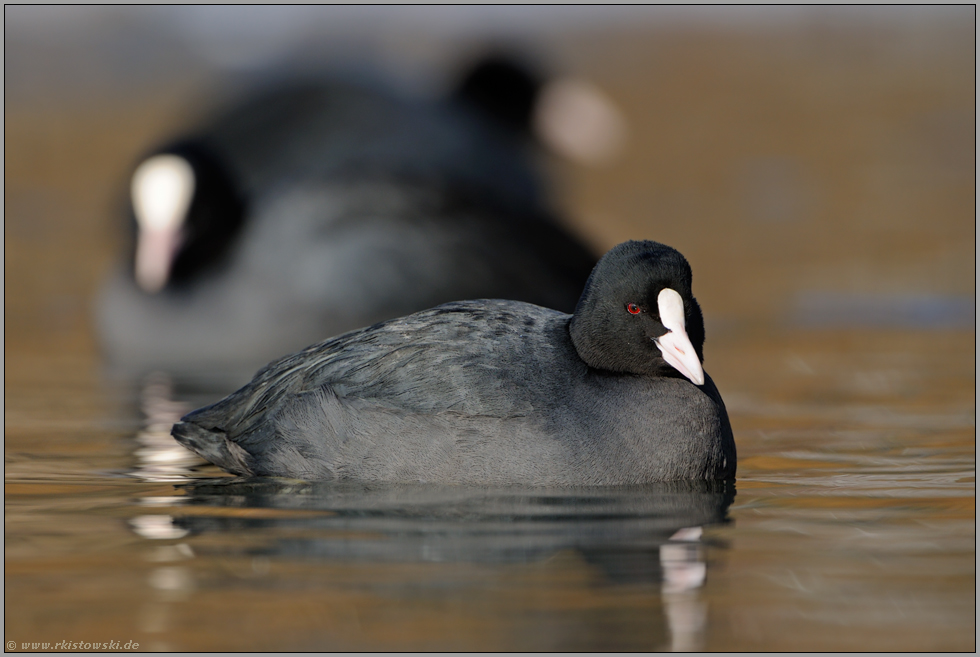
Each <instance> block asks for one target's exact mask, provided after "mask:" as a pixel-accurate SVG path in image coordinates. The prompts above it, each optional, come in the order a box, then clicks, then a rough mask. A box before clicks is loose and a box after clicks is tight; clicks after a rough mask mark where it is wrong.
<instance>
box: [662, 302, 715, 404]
mask: <svg viewBox="0 0 980 657" xmlns="http://www.w3.org/2000/svg"><path fill="white" fill-rule="evenodd" d="M657 306H658V307H659V309H660V323H661V324H663V325H664V327H665V328H666V329H667V333H665V334H664V335H661V336H660V337H659V338H655V339H654V342H656V343H657V346H658V347H659V348H660V352H661V353H662V354H663V357H664V360H665V361H667V364H668V365H670V366H671V367H673V368H674V369H675V370H677V371H678V372H680V373H681V374H683V375H684V376H686V377H687V378H688V379H690V380H691V381H693V382H694V383H695V385H699V386H700V385H704V370H703V369H701V361H700V360H698V354H697V352H695V351H694V345H692V344H691V339H690V338H689V337H687V331H686V330H685V327H684V300H683V299H681V295H680V294H678V293H677V292H676V291H674V290H671V289H670V288H664V289H663V290H661V291H660V295H659V296H658V297H657Z"/></svg>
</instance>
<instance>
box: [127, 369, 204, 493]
mask: <svg viewBox="0 0 980 657" xmlns="http://www.w3.org/2000/svg"><path fill="white" fill-rule="evenodd" d="M140 408H141V410H142V412H143V417H144V424H143V428H142V429H141V430H140V431H139V432H138V433H137V434H136V444H137V448H136V450H135V452H134V456H135V457H136V463H137V467H136V470H135V471H134V472H133V473H132V474H133V475H134V476H136V477H139V478H140V479H143V480H144V481H158V482H165V481H183V480H184V479H186V477H187V474H188V473H189V472H188V468H190V467H191V466H193V465H198V464H200V463H201V462H202V461H201V459H200V458H198V456H197V455H196V454H194V453H193V452H191V451H190V450H188V449H185V448H184V447H183V446H181V445H180V444H179V443H178V442H177V441H176V440H174V439H173V436H171V435H170V429H171V428H172V427H173V426H174V423H175V422H177V421H178V420H180V418H181V417H182V416H183V415H184V414H186V413H188V412H189V411H190V410H191V409H192V408H193V406H191V404H190V403H188V402H186V401H177V400H175V399H174V385H173V381H172V380H171V378H170V376H169V375H167V374H165V373H163V372H153V373H151V374H149V375H147V376H146V378H145V379H144V381H143V388H142V390H141V392H140Z"/></svg>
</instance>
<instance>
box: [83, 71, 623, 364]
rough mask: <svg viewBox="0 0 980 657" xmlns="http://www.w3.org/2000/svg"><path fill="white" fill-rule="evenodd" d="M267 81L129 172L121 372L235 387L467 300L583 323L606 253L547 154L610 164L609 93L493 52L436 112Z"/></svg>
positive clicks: (109, 293)
mask: <svg viewBox="0 0 980 657" xmlns="http://www.w3.org/2000/svg"><path fill="white" fill-rule="evenodd" d="M271 79H272V80H273V81H271V82H269V81H265V82H261V83H258V84H255V85H253V87H254V88H253V89H251V90H250V91H249V92H248V93H246V94H244V95H243V97H242V98H240V99H238V100H236V101H233V102H231V103H230V104H228V106H226V107H225V108H224V109H221V110H219V111H217V112H215V113H213V114H212V116H210V117H208V118H207V119H206V120H205V121H203V122H202V123H201V124H200V125H199V126H197V127H195V128H193V129H191V130H188V131H187V132H185V133H184V134H181V135H179V136H177V137H176V138H173V139H170V140H169V141H164V142H163V144H164V145H162V146H160V147H158V148H156V149H154V150H152V151H151V152H149V154H148V155H147V156H146V157H144V158H143V159H142V160H141V161H140V162H139V163H138V164H137V166H136V167H135V169H134V170H133V173H132V178H131V182H130V186H129V190H128V191H129V199H128V203H127V205H128V208H127V213H126V214H127V215H128V219H129V224H130V231H131V235H132V239H131V245H130V249H129V252H128V256H127V259H126V263H125V266H123V267H120V268H118V269H117V270H116V271H114V272H113V273H112V274H111V276H110V277H109V278H108V280H107V281H106V283H105V285H104V287H103V289H102V291H101V294H100V295H99V299H98V302H97V311H96V322H97V327H98V334H99V338H100V341H101V346H102V349H103V352H104V354H105V356H106V357H107V360H108V361H109V362H110V363H111V364H112V366H113V367H114V368H116V370H117V371H119V372H123V373H127V374H136V375H138V374H142V373H145V372H148V371H153V370H162V371H166V372H169V373H171V374H174V375H177V376H179V377H186V378H191V379H199V380H211V381H215V380H221V379H227V380H229V381H230V380H237V379H239V378H241V377H243V376H246V377H247V376H249V375H250V374H251V373H252V372H254V371H255V369H257V368H258V367H260V366H262V365H263V364H265V363H266V362H267V361H269V360H271V359H273V358H276V357H278V356H281V355H284V354H286V353H289V352H291V351H295V350H298V349H300V348H303V347H305V346H307V345H309V344H312V343H314V342H317V341H320V340H322V339H325V338H327V337H330V336H333V335H337V334H339V333H343V332H345V331H348V330H352V329H355V328H359V327H362V326H367V325H370V324H372V323H375V322H378V321H382V320H385V319H389V318H391V317H396V316H400V315H404V314H407V313H411V312H415V311H418V310H422V309H425V308H429V307H432V306H434V305H438V304H440V303H444V302H447V301H453V300H461V299H474V298H503V299H515V300H520V301H528V302H531V303H535V304H539V305H543V306H546V307H549V308H555V309H558V310H562V311H565V312H571V311H572V310H573V309H574V307H575V303H576V302H577V300H578V297H579V295H580V293H581V291H582V288H583V285H584V283H585V281H586V279H587V277H588V275H589V273H590V271H591V269H592V266H593V265H594V264H595V261H596V255H595V253H594V252H593V251H592V250H591V249H590V248H589V247H587V246H585V244H584V243H583V242H582V241H581V240H579V239H578V238H577V237H576V236H575V235H573V234H572V233H571V232H569V231H568V230H567V229H565V228H564V227H563V225H562V223H561V221H560V220H559V219H558V218H556V216H555V213H554V210H553V209H552V204H551V202H550V199H549V196H548V191H547V185H546V183H545V181H544V179H543V176H542V173H541V171H540V163H539V161H538V160H540V157H541V155H540V153H541V150H542V147H545V148H550V149H551V150H552V151H556V152H559V153H564V154H565V155H567V156H569V157H572V158H577V159H581V160H586V161H587V160H589V159H590V158H591V159H597V158H601V157H603V148H606V149H608V144H609V143H611V142H610V137H609V136H608V134H612V139H613V140H614V139H615V137H616V134H617V133H616V130H617V129H618V128H617V126H616V121H618V120H619V119H618V117H617V116H616V114H615V109H614V108H612V109H607V108H609V107H612V106H611V105H609V104H608V103H607V104H606V105H603V104H602V103H603V102H604V101H603V100H602V98H601V96H599V95H598V94H597V93H595V92H594V91H592V90H590V89H589V88H588V87H587V86H583V85H582V83H579V82H569V81H567V80H561V79H559V80H551V81H545V80H544V79H543V78H541V77H540V76H539V75H538V73H537V72H536V71H534V70H533V67H532V66H531V65H530V64H527V63H524V62H519V61H518V60H517V59H515V58H512V57H508V56H505V55H502V54H499V53H495V52H490V53H489V54H487V55H485V56H483V57H481V58H479V59H477V60H476V61H475V62H474V63H472V64H470V65H469V66H468V67H466V68H464V69H463V71H462V73H461V74H459V75H458V76H457V80H456V83H455V85H454V87H453V88H452V89H451V90H450V91H449V92H448V93H445V94H444V95H443V96H442V97H440V98H436V99H424V98H418V97H413V96H411V95H410V94H406V93H398V92H396V91H394V90H393V89H392V88H391V86H390V85H386V84H385V83H384V81H382V80H380V79H379V78H378V76H372V75H366V74H363V73H357V74H354V73H350V72H347V73H343V74H336V73H335V74H332V75H330V76H324V75H318V76H309V75H305V76H304V75H296V74H287V75H285V76H283V77H278V76H277V77H273V78H271ZM597 99H598V100H597ZM597 104H598V107H599V110H598V111H599V114H600V117H599V120H598V121H596V120H594V118H592V119H590V118H589V117H590V116H592V117H594V115H595V113H596V109H595V107H596V106H597ZM603 111H605V112H606V115H605V116H606V117H607V118H605V119H603V116H602V112H603ZM590 112H591V114H590ZM576 116H579V117H582V116H585V120H582V119H581V118H580V119H576ZM603 121H605V123H603ZM576 122H577V124H578V125H576ZM588 125H592V126H596V125H598V126H599V127H598V134H599V137H598V140H597V139H596V137H594V136H593V137H590V135H592V134H594V133H596V132H597V131H596V129H593V130H591V131H590V130H589V129H588ZM609 126H612V127H611V128H610V127H609ZM603 131H605V133H607V136H606V137H603V135H602V133H603ZM590 139H591V142H590V141H589V140H590ZM596 144H598V146H596ZM604 144H606V145H604Z"/></svg>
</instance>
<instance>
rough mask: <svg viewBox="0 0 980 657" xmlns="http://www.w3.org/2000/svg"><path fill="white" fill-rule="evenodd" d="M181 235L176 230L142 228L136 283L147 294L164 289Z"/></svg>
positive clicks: (138, 247)
mask: <svg viewBox="0 0 980 657" xmlns="http://www.w3.org/2000/svg"><path fill="white" fill-rule="evenodd" d="M180 242H181V235H180V233H179V232H178V231H175V230H166V229H165V230H155V229H149V228H147V229H140V231H139V236H138V237H137V238H136V284H137V285H139V286H140V289H142V290H143V291H144V292H146V293H147V294H155V293H157V292H159V291H160V290H162V289H163V287H164V286H165V285H166V284H167V280H168V279H169V278H170V268H171V267H172V266H173V262H174V258H175V257H176V255H177V249H179V248H180Z"/></svg>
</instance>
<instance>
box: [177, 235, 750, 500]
mask: <svg viewBox="0 0 980 657" xmlns="http://www.w3.org/2000/svg"><path fill="white" fill-rule="evenodd" d="M690 284H691V271H690V267H689V266H688V264H687V261H686V260H685V259H684V257H683V256H681V254H679V253H678V252H677V251H675V250H673V249H671V248H669V247H666V246H664V245H661V244H658V243H656V242H648V241H647V242H627V243H625V244H621V245H619V246H617V247H616V248H614V249H612V250H611V251H610V252H609V253H607V254H606V255H605V256H604V257H603V258H602V260H601V261H600V262H599V264H598V265H597V266H596V268H595V270H594V271H593V273H592V275H591V277H590V278H589V281H588V283H587V284H586V286H585V290H584V292H583V293H582V297H581V300H580V301H579V304H578V307H577V309H576V311H575V314H574V315H571V316H570V315H566V314H563V313H560V312H557V311H554V310H548V309H545V308H541V307H538V306H534V305H530V304H527V303H521V302H516V301H501V300H479V301H465V302H454V303H448V304H444V305H442V306H438V307H436V308H432V309H430V310H426V311H423V312H419V313H415V314H413V315H409V316H407V317H402V318H399V319H394V320H390V321H387V322H384V323H380V324H376V325H374V326H370V327H368V328H364V329H361V330H358V331H353V332H351V333H347V334H345V335H342V336H339V337H337V338H334V339H332V340H327V341H325V342H321V343H319V344H316V345H314V346H312V347H309V348H307V349H305V350H303V351H301V352H299V353H296V354H293V355H290V356H286V357H285V358H282V359H280V360H278V361H275V362H273V363H271V364H270V365H268V366H267V367H265V368H264V369H263V370H261V371H260V372H259V373H258V374H257V375H256V376H255V378H254V379H253V380H252V382H251V383H249V384H248V385H246V386H245V387H243V388H241V389H240V390H238V391H237V392H235V393H234V394H232V395H230V396H229V397H227V398H225V399H224V400H222V401H220V402H218V403H216V404H214V405H212V406H209V407H206V408H203V409H200V410H197V411H195V412H193V413H191V414H189V415H187V416H186V417H184V418H183V419H182V421H181V422H180V423H178V424H176V425H175V426H174V429H173V435H174V436H175V437H176V438H177V440H179V441H180V442H181V443H183V444H184V445H185V446H187V447H188V448H190V449H192V450H194V451H195V452H197V453H198V454H200V455H201V456H203V457H204V458H206V459H208V460H209V461H211V462H212V463H214V464H216V465H218V466H220V467H222V468H224V469H226V470H228V471H230V472H233V473H237V474H243V475H248V474H251V475H273V476H289V477H298V478H303V479H311V480H322V479H353V480H374V481H430V482H444V483H485V484H531V485H548V484H555V485H577V484H586V485H593V484H631V483H643V482H652V481H664V480H676V479H724V478H729V477H733V476H734V474H735V464H736V456H735V443H734V439H733V437H732V432H731V427H730V425H729V422H728V416H727V414H726V412H725V406H724V403H723V402H722V400H721V396H720V395H719V393H718V390H717V388H716V387H715V386H714V383H713V382H712V381H711V379H710V378H708V377H706V376H705V375H704V374H703V373H702V371H701V368H700V356H701V353H702V351H701V350H702V343H703V340H704V326H703V320H702V317H701V311H700V309H699V307H698V305H697V302H696V301H695V300H694V297H693V296H692V295H691V288H690ZM670 290H674V292H671V291H670ZM675 294H676V295H679V296H678V298H679V299H680V300H681V301H682V303H683V311H682V312H683V314H684V317H685V319H686V323H687V326H688V327H689V330H688V333H689V334H690V336H691V337H692V338H694V339H695V342H694V343H693V345H692V344H691V343H690V342H686V340H687V338H686V337H685V336H684V335H683V334H684V333H685V331H684V327H683V325H678V323H677V317H676V314H674V311H672V310H670V307H669V303H665V302H664V301H663V300H664V299H667V298H673V296H674V295H675ZM634 311H635V312H634ZM677 312H678V313H679V312H681V311H680V310H678V311H677ZM665 324H667V325H672V326H674V327H675V328H674V329H672V330H668V328H667V327H666V326H665ZM668 344H674V345H675V346H677V345H679V346H680V347H679V348H680V350H681V351H685V350H686V353H687V355H686V356H682V358H684V359H686V360H684V361H683V363H682V366H683V367H684V368H686V369H687V370H688V373H687V374H686V375H682V374H681V373H680V372H679V371H678V370H677V369H675V368H674V367H672V366H671V365H670V364H668V362H667V360H665V358H666V356H664V355H662V351H664V350H665V349H668V347H667V346H666V345H668ZM658 345H659V346H658ZM692 349H693V351H695V352H696V355H695V354H691V351H692ZM664 353H665V352H664ZM685 376H687V378H685ZM699 377H700V378H701V380H702V381H703V385H695V384H694V383H692V380H694V379H697V378H699ZM689 379H691V380H689Z"/></svg>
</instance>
